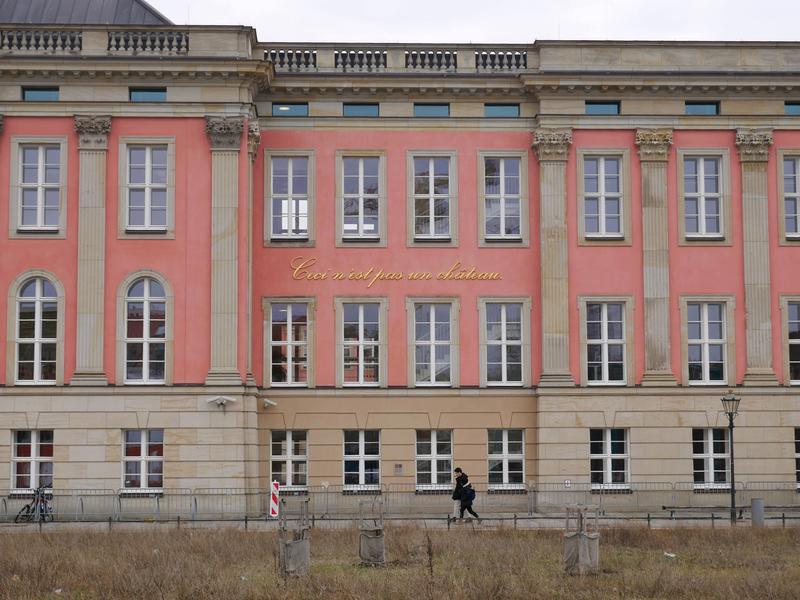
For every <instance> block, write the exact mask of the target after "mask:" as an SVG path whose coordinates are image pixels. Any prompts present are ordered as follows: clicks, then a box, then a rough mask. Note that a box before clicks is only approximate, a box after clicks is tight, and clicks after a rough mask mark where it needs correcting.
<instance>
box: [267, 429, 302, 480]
mask: <svg viewBox="0 0 800 600" xmlns="http://www.w3.org/2000/svg"><path fill="white" fill-rule="evenodd" d="M278 432H281V433H284V434H286V442H285V443H286V450H287V453H286V454H273V449H274V447H275V446H274V445H275V443H276V442H275V440H274V438H273V436H274V434H276V433H278ZM298 433H302V434H303V435H305V442H306V453H305V454H295V453H294V441H295V434H298ZM269 441H270V443H269V455H270V460H269V473H270V479H271V480H272V481H275V479H274V474H275V466H274V463H276V462H284V463H286V483H285V484H284V485H281V489H282V490H289V491H291V490H306V489H308V430H306V429H273V430H272V431H271V432H270V440H269ZM295 463H302V464H305V466H306V482H305V484H300V483H295V481H294V465H295Z"/></svg>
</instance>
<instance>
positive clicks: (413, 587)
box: [0, 527, 800, 600]
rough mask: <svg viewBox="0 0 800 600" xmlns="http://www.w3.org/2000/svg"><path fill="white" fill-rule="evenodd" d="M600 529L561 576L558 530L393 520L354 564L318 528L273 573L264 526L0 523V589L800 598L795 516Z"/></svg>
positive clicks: (133, 594) (36, 594)
mask: <svg viewBox="0 0 800 600" xmlns="http://www.w3.org/2000/svg"><path fill="white" fill-rule="evenodd" d="M601 535H602V537H601V542H600V552H601V565H600V566H601V572H600V574H598V575H596V576H586V577H570V576H567V575H564V574H563V568H562V562H561V553H562V547H563V541H562V538H561V534H560V532H557V531H513V530H499V531H473V530H472V529H465V528H459V529H454V530H453V531H445V530H435V531H428V532H426V531H425V530H424V529H419V528H412V527H392V528H388V529H387V534H386V554H387V560H388V562H389V564H388V565H387V567H386V568H366V567H360V566H358V564H357V563H358V560H357V547H358V546H357V544H358V532H357V531H354V530H319V529H317V530H314V531H312V537H311V543H312V546H311V548H312V549H311V553H312V562H313V565H312V570H311V575H310V576H309V577H308V578H306V579H294V580H292V579H290V580H288V581H283V580H282V579H281V578H279V577H278V576H277V574H276V557H275V554H276V534H275V533H274V532H263V531H262V532H257V531H241V530H224V529H194V530H192V529H183V530H179V531H178V530H171V531H168V532H165V531H153V532H110V533H99V532H89V531H68V532H54V533H43V534H37V533H0V598H2V599H3V600H6V599H7V600H26V599H32V598H37V599H38V598H48V599H51V598H52V599H62V598H69V599H78V598H80V599H90V598H91V599H104V600H117V599H126V600H127V599H133V598H135V599H138V598H146V599H149V600H150V599H155V600H161V599H163V600H168V599H169V600H173V599H187V600H188V599H192V600H203V599H206V598H214V599H248V600H256V599H259V600H260V599H268V598H281V599H292V600H294V599H297V600H300V599H303V600H308V599H317V598H319V599H323V598H324V599H326V600H336V599H339V598H344V599H362V598H363V599H367V598H369V599H383V598H387V599H395V598H398V599H399V598H413V599H414V600H427V599H431V600H433V599H436V600H439V599H447V600H449V599H453V598H457V599H465V598H468V599H471V600H473V599H474V600H484V599H495V598H520V599H522V598H525V599H529V598H547V599H550V598H570V599H582V598H669V599H670V600H677V599H683V598H698V599H700V598H702V599H715V598H719V599H725V600H729V599H733V598H736V599H739V598H754V599H759V600H770V599H778V598H787V599H789V598H798V597H800V530H798V529H770V530H756V531H754V530H752V529H749V528H739V529H736V530H733V531H730V530H716V531H714V530H690V529H672V530H655V531H649V530H647V529H630V528H620V529H608V530H603V531H602V534H601ZM428 536H430V537H429V538H428ZM428 539H430V548H431V551H430V552H429V550H428V548H429V544H428ZM665 552H668V553H670V554H675V557H674V558H673V557H670V556H666V555H665ZM431 558H432V560H430V559H431Z"/></svg>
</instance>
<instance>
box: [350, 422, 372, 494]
mask: <svg viewBox="0 0 800 600" xmlns="http://www.w3.org/2000/svg"><path fill="white" fill-rule="evenodd" d="M380 457H381V432H380V431H379V430H377V429H366V430H365V429H351V430H345V432H344V485H345V487H347V486H352V487H355V486H360V487H362V488H363V487H371V488H377V487H378V486H379V485H380V483H381V458H380Z"/></svg>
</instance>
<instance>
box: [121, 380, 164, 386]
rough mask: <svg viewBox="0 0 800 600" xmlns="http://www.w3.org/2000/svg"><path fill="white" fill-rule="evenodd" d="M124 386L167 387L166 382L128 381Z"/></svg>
mask: <svg viewBox="0 0 800 600" xmlns="http://www.w3.org/2000/svg"><path fill="white" fill-rule="evenodd" d="M124 385H137V386H139V385H167V382H166V381H126V382H124Z"/></svg>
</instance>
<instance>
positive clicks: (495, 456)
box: [488, 429, 525, 489]
mask: <svg viewBox="0 0 800 600" xmlns="http://www.w3.org/2000/svg"><path fill="white" fill-rule="evenodd" d="M488 454H489V487H490V488H493V489H504V488H510V489H514V488H521V487H524V486H525V443H524V435H523V432H522V429H490V430H489V446H488Z"/></svg>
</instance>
